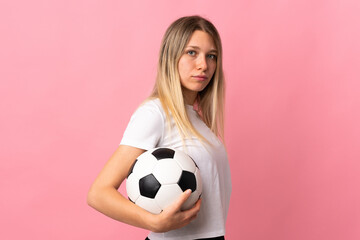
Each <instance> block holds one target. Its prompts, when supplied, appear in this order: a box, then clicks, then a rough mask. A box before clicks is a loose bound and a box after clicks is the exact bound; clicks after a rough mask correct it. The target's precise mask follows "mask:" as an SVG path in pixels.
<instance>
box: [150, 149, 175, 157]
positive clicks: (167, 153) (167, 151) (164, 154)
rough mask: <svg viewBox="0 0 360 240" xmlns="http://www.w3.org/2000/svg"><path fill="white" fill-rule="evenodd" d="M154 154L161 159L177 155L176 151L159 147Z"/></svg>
mask: <svg viewBox="0 0 360 240" xmlns="http://www.w3.org/2000/svg"><path fill="white" fill-rule="evenodd" d="M152 155H154V157H156V159H157V160H161V159H164V158H173V157H174V155H175V151H174V150H172V149H169V148H158V149H156V150H155V151H153V152H152Z"/></svg>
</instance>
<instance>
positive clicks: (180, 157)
mask: <svg viewBox="0 0 360 240" xmlns="http://www.w3.org/2000/svg"><path fill="white" fill-rule="evenodd" d="M174 159H175V160H176V161H177V162H178V163H179V165H180V167H181V168H182V169H183V170H185V171H188V172H192V173H193V172H195V168H196V166H195V163H194V161H193V160H192V159H191V158H190V157H189V156H188V155H187V154H186V153H184V152H182V151H176V152H175V156H174Z"/></svg>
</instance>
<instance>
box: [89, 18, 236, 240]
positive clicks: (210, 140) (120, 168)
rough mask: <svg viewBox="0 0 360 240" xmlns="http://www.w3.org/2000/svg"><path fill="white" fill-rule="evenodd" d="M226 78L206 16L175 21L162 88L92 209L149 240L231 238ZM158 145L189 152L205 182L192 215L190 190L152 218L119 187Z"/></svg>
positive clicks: (102, 181)
mask: <svg viewBox="0 0 360 240" xmlns="http://www.w3.org/2000/svg"><path fill="white" fill-rule="evenodd" d="M223 105H224V77H223V70H222V47H221V41H220V36H219V34H218V32H217V30H216V28H215V27H214V26H213V24H212V23H210V22H209V21H208V20H206V19H204V18H202V17H199V16H190V17H183V18H180V19H178V20H176V21H175V22H173V23H172V24H171V25H170V27H169V28H168V29H167V31H166V33H165V36H164V38H163V41H162V44H161V48H160V56H159V62H158V73H157V79H156V84H155V87H154V90H153V93H152V94H151V96H150V97H149V98H148V99H147V100H146V101H145V102H144V103H143V104H142V105H141V106H140V107H139V108H138V109H137V110H136V112H135V113H134V114H133V116H132V117H131V120H130V122H129V124H128V126H127V128H126V130H125V132H124V135H123V138H122V140H121V143H120V146H119V147H118V149H117V150H116V151H115V153H114V154H113V156H112V157H111V158H110V160H109V161H108V163H107V164H106V165H105V167H104V168H103V170H102V171H101V173H100V174H99V176H98V177H97V178H96V180H95V182H94V183H93V185H92V187H91V189H90V191H89V193H88V204H89V205H90V206H92V207H93V208H95V209H97V210H98V211H100V212H102V213H104V214H106V215H107V216H109V217H111V218H113V219H116V220H118V221H121V222H124V223H127V224H131V225H133V226H137V227H141V228H144V229H148V230H150V231H151V233H150V235H149V236H148V238H147V239H151V240H156V239H181V240H184V239H224V237H223V236H224V235H225V221H226V217H227V212H228V207H229V200H230V192H231V179H230V170H229V164H228V160H227V154H226V151H225V148H224V145H223V144H222V141H221V140H222V139H223V129H224V127H223V123H224V121H223V112H224V106H223ZM155 147H172V148H175V149H180V150H183V151H185V152H186V153H187V154H189V155H190V156H191V157H192V158H193V159H194V161H195V162H196V163H197V165H198V166H199V169H200V174H201V178H202V181H203V192H202V197H201V199H200V200H199V201H198V202H197V203H196V204H195V205H194V206H193V207H192V208H191V209H189V210H186V211H181V210H180V207H181V205H182V204H183V203H184V202H185V201H186V199H187V198H188V197H189V196H190V194H191V192H190V191H185V192H184V193H183V194H182V195H181V196H180V197H179V199H178V200H177V201H176V202H174V203H173V204H172V205H170V206H169V207H167V208H166V209H164V210H163V211H162V212H161V213H160V214H158V215H154V214H151V213H149V212H147V211H145V210H143V209H142V208H140V207H138V206H137V205H135V204H133V203H132V202H130V201H129V200H128V199H127V198H125V197H124V196H122V195H121V194H120V193H119V192H118V191H117V189H118V188H119V186H120V185H121V183H122V182H123V181H124V179H125V178H126V177H127V174H128V172H129V170H130V168H131V166H132V165H133V163H134V161H135V160H136V158H137V157H138V156H139V155H140V154H142V153H143V152H144V151H146V150H149V149H152V148H155Z"/></svg>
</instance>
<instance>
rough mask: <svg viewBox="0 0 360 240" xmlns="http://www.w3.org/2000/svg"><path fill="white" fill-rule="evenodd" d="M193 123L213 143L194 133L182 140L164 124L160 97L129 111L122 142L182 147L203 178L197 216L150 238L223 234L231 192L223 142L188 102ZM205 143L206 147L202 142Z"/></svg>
mask: <svg viewBox="0 0 360 240" xmlns="http://www.w3.org/2000/svg"><path fill="white" fill-rule="evenodd" d="M186 108H187V112H188V116H189V118H190V121H191V123H192V124H193V126H194V127H195V128H196V129H197V130H198V131H199V133H200V134H201V135H202V136H204V137H205V138H206V139H207V140H208V141H209V142H211V144H212V146H209V145H207V144H206V143H201V142H200V140H199V139H198V138H196V137H195V136H194V137H192V139H186V140H185V146H186V147H185V148H184V147H183V142H182V140H181V137H180V134H179V132H178V130H177V128H176V126H175V123H174V121H173V120H172V121H171V125H172V126H171V128H170V131H169V128H168V126H167V124H166V120H165V119H166V116H165V112H164V110H163V108H162V105H161V103H160V100H159V99H155V100H149V101H147V102H145V103H144V104H143V105H141V106H140V107H139V108H138V109H137V110H136V111H135V113H134V114H133V115H132V117H131V119H130V122H129V124H128V126H127V128H126V130H125V132H124V135H123V138H122V140H121V143H120V144H121V145H129V146H133V147H136V148H141V149H145V150H150V149H152V148H156V147H171V148H174V149H179V150H182V151H185V152H186V153H187V154H188V155H190V157H191V158H192V159H194V161H195V162H196V164H197V165H198V166H199V169H200V175H201V179H202V182H203V191H202V195H201V197H202V203H201V209H200V212H199V213H198V215H197V218H196V219H195V220H194V221H192V222H191V223H190V224H188V225H187V226H185V227H183V228H180V229H176V230H172V231H169V232H166V233H153V232H151V233H150V234H149V238H150V240H158V239H171V240H177V239H179V240H186V239H189V240H190V239H198V238H211V237H218V236H223V235H225V222H226V218H227V214H228V209H229V201H230V194H231V178H230V168H229V163H228V159H227V153H226V150H225V148H224V146H223V144H222V142H221V141H220V140H219V139H218V138H217V137H216V136H215V134H213V132H212V131H211V130H210V129H209V128H208V127H207V126H206V124H205V123H204V122H203V121H202V120H201V118H200V116H199V115H198V113H197V112H196V111H195V110H194V109H193V107H192V106H191V105H186ZM204 144H205V145H206V147H205V145H204Z"/></svg>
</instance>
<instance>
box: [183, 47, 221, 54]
mask: <svg viewBox="0 0 360 240" xmlns="http://www.w3.org/2000/svg"><path fill="white" fill-rule="evenodd" d="M187 48H195V49H200V48H199V47H198V46H187ZM209 52H212V53H217V52H218V51H217V50H216V49H211V50H210V51H209Z"/></svg>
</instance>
